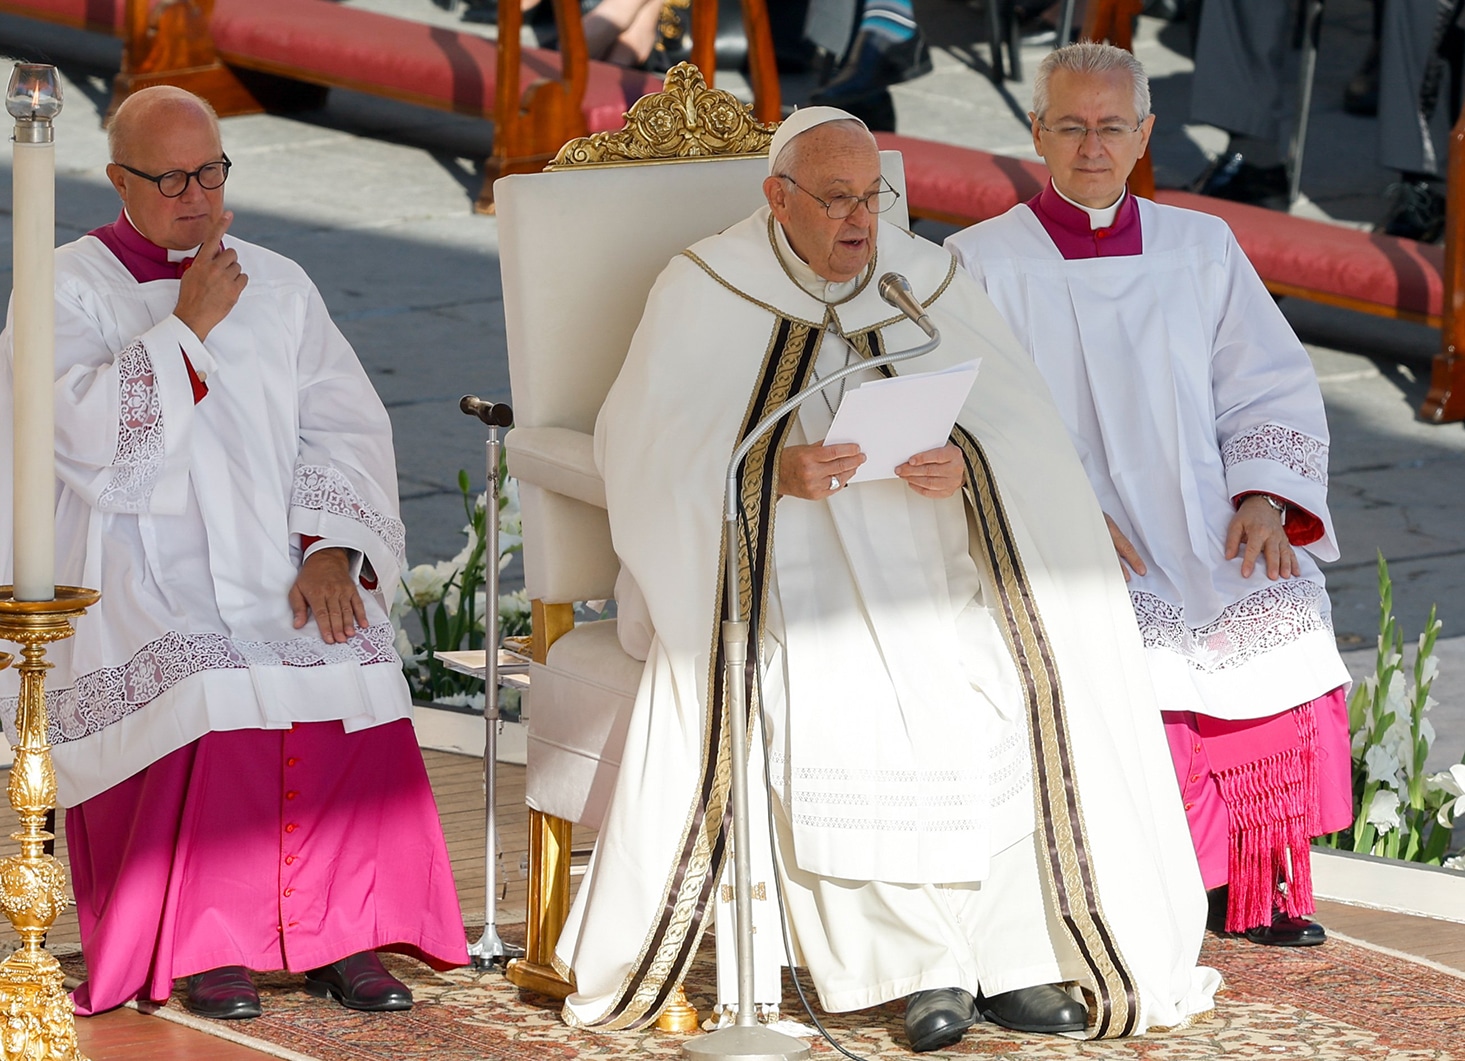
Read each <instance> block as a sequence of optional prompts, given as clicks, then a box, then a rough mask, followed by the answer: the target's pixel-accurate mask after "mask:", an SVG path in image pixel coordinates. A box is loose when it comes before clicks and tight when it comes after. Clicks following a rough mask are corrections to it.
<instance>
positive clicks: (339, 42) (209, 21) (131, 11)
mask: <svg viewBox="0 0 1465 1061" xmlns="http://www.w3.org/2000/svg"><path fill="white" fill-rule="evenodd" d="M30 3H32V4H34V5H35V6H36V8H37V9H39V8H40V7H43V6H48V5H56V6H65V5H70V6H71V7H77V6H81V7H89V8H96V7H97V6H98V5H100V4H103V3H120V4H121V5H122V6H123V7H124V8H125V12H126V13H125V20H124V37H125V41H126V44H125V47H124V54H123V63H122V71H121V73H119V74H118V76H117V80H116V83H115V86H114V93H113V102H114V104H115V103H116V102H118V101H120V100H121V99H123V98H125V97H126V96H127V95H129V94H130V93H132V92H135V91H137V90H138V89H141V88H145V87H147V86H148V85H155V84H171V85H179V86H181V87H184V88H188V89H190V90H192V91H194V92H197V93H198V94H199V95H201V96H204V97H205V98H207V99H209V100H210V102H212V103H213V104H214V107H215V109H216V110H218V111H219V113H220V114H242V113H250V112H257V111H260V110H273V109H283V108H288V107H291V106H294V107H297V108H298V107H301V106H318V105H319V104H320V103H321V102H323V99H322V93H323V91H325V90H329V89H331V88H345V89H350V90H352V91H356V92H364V93H368V94H370V95H374V96H381V97H385V98H388V99H394V100H399V101H401V102H404V103H411V104H415V105H418V106H423V107H432V108H434V109H437V110H446V111H452V112H455V113H458V114H467V115H471V116H473V117H478V118H486V119H490V120H492V119H493V118H494V117H495V107H496V106H497V107H500V108H503V107H504V104H505V101H504V99H503V98H501V97H500V94H499V92H498V80H499V71H500V68H501V65H502V64H501V56H500V49H499V47H498V45H497V44H496V43H495V42H493V41H491V40H488V39H487V38H485V37H481V36H479V35H478V34H475V33H471V32H460V31H457V30H453V29H447V28H444V27H441V26H432V25H427V24H424V23H421V22H414V21H410V20H408V19H402V18H396V17H393V16H391V15H383V14H378V13H376V12H373V11H365V10H362V9H360V8H354V7H345V6H342V5H340V4H335V3H330V2H329V0H30ZM0 4H7V5H14V6H20V7H24V6H26V5H25V4H16V0H0ZM516 10H517V9H516ZM576 14H577V15H578V11H577V12H576ZM42 17H44V16H42ZM576 28H577V29H578V28H579V27H578V26H577V27H576ZM509 50H510V49H505V51H509ZM512 51H513V52H515V53H516V55H515V60H516V61H515V62H514V63H513V64H512V65H513V68H514V70H515V71H516V73H517V85H516V88H517V90H518V92H517V93H515V94H514V95H512V96H510V97H509V100H510V101H513V100H517V98H518V96H519V95H520V94H522V93H523V92H524V91H525V90H527V89H529V88H530V87H531V86H532V85H535V84H537V83H540V82H545V81H554V80H556V79H560V78H562V77H563V76H564V75H563V69H564V67H565V66H566V65H567V63H566V60H565V58H564V57H562V56H561V55H560V53H558V52H551V51H546V50H543V49H539V48H519V47H518V46H517V40H516V41H515V47H514V48H513V49H512ZM582 51H583V46H582ZM580 61H581V63H583V66H580V67H578V68H577V69H576V72H575V74H576V76H575V79H574V80H575V85H574V87H575V89H577V90H579V94H578V99H577V101H576V102H578V104H579V107H578V110H579V114H578V115H571V116H569V121H570V122H571V124H572V125H573V126H574V127H575V128H574V131H572V133H571V134H570V135H583V133H585V132H598V131H601V130H607V129H619V128H620V126H621V121H622V118H623V116H624V114H625V112H626V111H627V110H628V109H629V108H630V105H631V104H632V103H634V102H635V101H636V100H638V99H640V98H641V97H642V96H643V95H645V94H646V93H648V92H656V91H659V90H660V88H661V79H660V78H659V77H656V76H654V75H651V74H647V73H644V72H640V71H633V70H627V69H624V68H622V67H619V66H613V65H611V64H609V63H601V62H595V61H587V60H584V59H583V58H582V59H581V60H580ZM582 71H583V72H582ZM564 80H566V82H568V81H569V80H570V79H569V78H568V77H565V78H564ZM511 83H512V79H511ZM510 117H511V118H512V117H513V115H510ZM500 124H502V123H500ZM556 146H558V145H556ZM495 154H496V156H497V155H498V154H499V152H498V151H497V149H496V151H495ZM494 175H495V174H494V173H490V178H492V176H494ZM490 183H491V180H490ZM488 187H489V185H488V184H485V193H484V195H481V196H480V203H481V204H485V205H486V203H487V201H488V200H487V199H486V198H485V196H486V195H487V194H488V191H487V190H488Z"/></svg>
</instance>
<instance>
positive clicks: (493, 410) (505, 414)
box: [458, 394, 514, 427]
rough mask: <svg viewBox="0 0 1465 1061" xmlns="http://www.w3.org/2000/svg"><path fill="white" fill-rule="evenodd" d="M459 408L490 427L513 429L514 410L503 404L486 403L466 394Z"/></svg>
mask: <svg viewBox="0 0 1465 1061" xmlns="http://www.w3.org/2000/svg"><path fill="white" fill-rule="evenodd" d="M458 408H459V409H461V410H463V412H465V413H467V414H468V415H469V416H476V417H478V419H480V420H482V421H483V422H484V423H485V424H487V425H488V426H489V427H512V426H513V424H514V410H512V409H510V408H509V407H508V406H507V405H505V404H504V403H503V402H486V401H484V400H483V399H482V398H476V397H474V396H473V395H471V394H465V395H463V397H461V398H459V399H458Z"/></svg>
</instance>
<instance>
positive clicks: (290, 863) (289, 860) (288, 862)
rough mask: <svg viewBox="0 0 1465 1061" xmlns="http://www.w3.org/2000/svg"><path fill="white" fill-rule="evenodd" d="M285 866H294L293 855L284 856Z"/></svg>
mask: <svg viewBox="0 0 1465 1061" xmlns="http://www.w3.org/2000/svg"><path fill="white" fill-rule="evenodd" d="M285 865H287V866H293V865H295V856H294V855H286V856H285Z"/></svg>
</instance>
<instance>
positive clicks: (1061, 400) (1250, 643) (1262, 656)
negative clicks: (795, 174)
mask: <svg viewBox="0 0 1465 1061" xmlns="http://www.w3.org/2000/svg"><path fill="white" fill-rule="evenodd" d="M1135 202H1136V204H1137V205H1138V208H1139V224H1140V229H1141V232H1142V236H1143V241H1144V244H1143V245H1144V250H1143V253H1141V254H1138V255H1125V256H1113V257H1099V258H1083V259H1075V260H1065V259H1064V258H1063V256H1062V254H1061V253H1060V252H1059V250H1058V248H1057V247H1056V246H1055V245H1054V242H1053V240H1052V238H1050V237H1049V235H1048V234H1047V232H1046V231H1045V230H1044V228H1043V226H1042V224H1041V222H1039V220H1038V218H1037V217H1036V215H1035V214H1034V213H1033V211H1032V209H1031V208H1029V207H1028V206H1027V205H1025V204H1020V205H1018V206H1016V207H1014V208H1013V209H1012V210H1010V211H1008V212H1007V213H1006V214H1003V215H1002V216H1001V217H997V218H993V219H991V220H989V221H985V222H982V223H981V224H979V225H975V226H973V227H972V228H969V229H967V230H966V231H964V232H961V233H958V234H957V235H955V236H952V237H951V238H949V239H948V240H947V242H946V246H947V248H948V249H949V250H951V251H952V253H953V254H955V255H956V257H957V259H958V260H959V261H960V262H961V263H962V265H963V266H964V267H965V268H966V270H967V271H968V272H970V273H971V274H972V275H973V276H974V277H976V279H977V280H978V281H979V282H980V283H981V284H982V285H983V286H984V287H985V288H986V290H987V293H988V294H989V295H990V296H991V298H992V301H993V302H994V303H995V304H996V306H997V308H998V310H999V311H1000V312H1001V313H1002V315H1003V317H1004V318H1005V319H1006V320H1007V322H1008V323H1009V324H1010V325H1011V326H1012V329H1013V331H1014V332H1015V333H1016V334H1017V337H1018V340H1019V341H1020V342H1021V343H1022V345H1023V346H1024V347H1025V348H1026V349H1027V350H1028V351H1029V352H1030V353H1031V355H1032V357H1033V359H1034V361H1035V362H1036V364H1037V367H1038V370H1039V371H1040V372H1041V373H1042V374H1043V378H1044V379H1045V380H1046V381H1047V383H1048V386H1049V387H1050V388H1051V390H1052V392H1053V397H1054V400H1055V401H1056V403H1057V405H1058V409H1059V412H1060V413H1061V414H1062V416H1063V419H1064V422H1065V423H1066V424H1067V425H1068V427H1069V430H1070V432H1071V433H1072V435H1073V439H1074V442H1075V444H1076V446H1077V447H1078V450H1079V453H1080V455H1081V457H1082V459H1083V463H1084V468H1085V471H1086V472H1087V473H1088V477H1089V481H1090V483H1091V484H1092V485H1093V487H1094V490H1095V492H1096V493H1097V494H1098V496H1099V504H1100V506H1101V507H1102V508H1103V510H1104V511H1105V512H1106V513H1108V515H1110V516H1111V517H1112V518H1113V519H1114V521H1115V523H1117V524H1118V525H1119V529H1120V530H1122V531H1123V532H1124V534H1125V535H1126V536H1127V537H1128V538H1129V540H1130V541H1131V542H1133V543H1134V545H1135V548H1136V549H1138V551H1139V553H1140V556H1141V557H1142V558H1143V559H1144V561H1145V564H1146V566H1147V568H1148V571H1147V573H1146V574H1144V575H1133V576H1132V579H1131V582H1130V584H1129V590H1130V595H1131V597H1132V599H1133V601H1134V607H1135V612H1136V614H1137V617H1138V620H1139V626H1140V630H1141V632H1142V633H1143V635H1144V639H1145V646H1146V648H1147V650H1148V655H1149V659H1150V665H1151V672H1152V674H1153V675H1154V679H1155V684H1156V691H1157V693H1158V696H1159V701H1160V704H1161V706H1162V707H1163V709H1164V710H1166V711H1193V712H1197V713H1200V714H1205V715H1210V716H1212V717H1215V718H1223V719H1247V718H1264V717H1267V716H1270V715H1275V714H1277V713H1279V712H1282V711H1287V710H1290V709H1292V708H1293V707H1296V706H1297V705H1298V704H1302V703H1306V702H1308V701H1310V700H1312V699H1313V698H1315V697H1318V696H1321V695H1323V694H1325V693H1327V692H1329V691H1331V690H1333V689H1335V688H1337V687H1338V686H1340V685H1343V684H1346V683H1347V682H1348V680H1349V678H1348V672H1347V670H1346V668H1345V667H1344V665H1343V663H1342V660H1341V659H1340V657H1339V656H1338V651H1337V646H1336V643H1335V641H1334V638H1333V625H1332V611H1331V606H1330V604H1329V602H1328V597H1327V593H1326V591H1325V590H1324V582H1323V575H1322V572H1321V571H1320V570H1319V569H1318V565H1317V563H1316V561H1315V560H1314V558H1313V555H1310V554H1315V555H1316V556H1317V558H1319V559H1322V560H1336V559H1337V558H1338V545H1337V539H1336V536H1335V535H1334V532H1333V523H1332V517H1331V516H1330V515H1329V513H1328V505H1327V467H1328V425H1327V420H1326V416H1325V414H1324V410H1323V403H1322V396H1321V394H1320V392H1319V390H1318V385H1317V378H1316V375H1315V374H1314V372H1313V368H1312V363H1311V361H1310V360H1309V359H1308V356H1307V352H1306V350H1304V349H1303V347H1302V344H1301V343H1300V342H1298V340H1297V337H1296V336H1295V335H1294V334H1293V332H1292V329H1291V327H1290V326H1289V325H1288V324H1287V321H1286V319H1285V318H1283V316H1282V314H1281V312H1280V311H1279V310H1278V309H1277V306H1276V303H1275V301H1274V300H1273V299H1272V296H1271V295H1270V294H1269V293H1268V292H1267V290H1266V288H1265V287H1264V286H1263V285H1262V282H1261V280H1260V279H1259V278H1258V277H1257V275H1256V271H1255V270H1254V269H1253V268H1252V267H1251V263H1250V262H1248V261H1247V260H1246V257H1245V255H1244V254H1243V253H1242V251H1241V248H1240V247H1239V246H1238V245H1237V243H1236V240H1235V238H1234V237H1233V236H1232V235H1231V231H1230V229H1229V228H1227V227H1226V224H1225V222H1223V221H1221V220H1220V219H1218V218H1214V217H1211V216H1209V215H1206V214H1200V213H1196V212H1195V211H1190V210H1180V209H1176V208H1174V207H1167V206H1162V205H1159V204H1156V203H1153V202H1151V201H1149V200H1147V199H1143V198H1137V199H1136V200H1135ZM1250 492H1264V493H1269V494H1274V495H1276V496H1279V497H1283V498H1286V499H1288V500H1289V501H1290V502H1292V503H1293V504H1294V505H1296V506H1297V507H1299V508H1301V509H1304V510H1306V511H1307V512H1309V513H1311V514H1313V515H1314V516H1316V517H1317V518H1318V520H1320V521H1321V524H1322V529H1323V535H1322V537H1321V538H1320V539H1319V540H1317V541H1315V542H1313V543H1311V544H1310V545H1308V546H1307V547H1306V549H1302V548H1299V549H1297V550H1296V555H1297V561H1298V567H1299V569H1300V572H1301V574H1300V576H1299V577H1297V578H1293V579H1289V580H1279V581H1276V582H1273V581H1271V580H1269V579H1268V578H1267V574H1266V565H1265V563H1261V564H1258V566H1257V568H1256V569H1255V571H1254V572H1253V574H1252V576H1251V577H1250V578H1243V577H1242V575H1241V564H1240V561H1239V560H1226V559H1225V557H1224V552H1225V537H1226V530H1227V527H1228V525H1229V524H1230V521H1231V518H1232V516H1233V514H1234V512H1235V507H1234V504H1233V500H1232V499H1233V498H1236V497H1237V496H1239V495H1241V494H1245V493H1250Z"/></svg>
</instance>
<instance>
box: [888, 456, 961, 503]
mask: <svg viewBox="0 0 1465 1061" xmlns="http://www.w3.org/2000/svg"><path fill="white" fill-rule="evenodd" d="M895 474H896V475H898V476H900V477H901V478H902V479H904V480H905V481H906V482H907V483H909V484H910V488H911V489H912V490H914V491H915V492H916V493H918V494H920V495H922V496H923V497H934V498H936V499H937V500H940V499H941V498H944V497H950V496H951V495H952V494H954V493H956V492H957V491H958V490H960V489H961V484H962V480H963V479H964V478H965V477H966V464H965V463H963V461H962V459H961V450H960V449H958V448H957V447H956V446H955V445H954V444H953V443H950V442H948V443H947V444H946V445H944V446H942V447H941V448H940V449H928V450H926V452H924V453H917V454H916V455H915V456H914V457H912V458H911V459H910V460H908V461H906V462H905V463H904V464H902V465H901V466H900V467H898V468H896V469H895Z"/></svg>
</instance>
